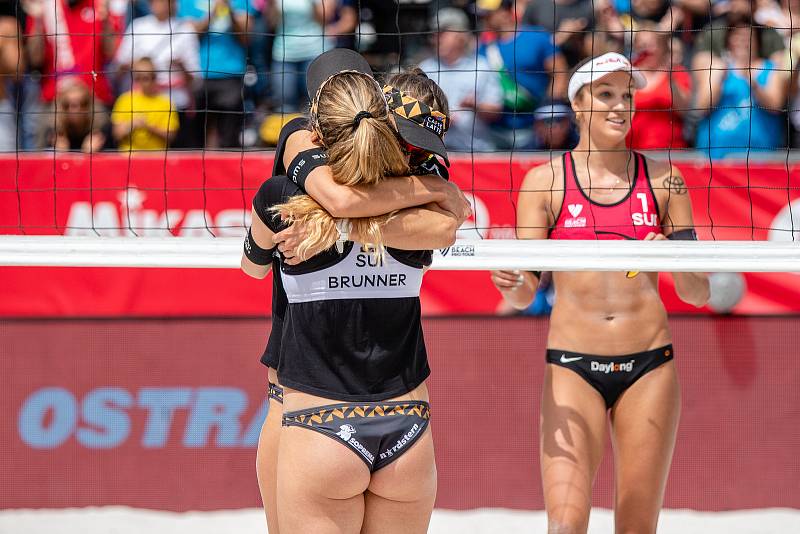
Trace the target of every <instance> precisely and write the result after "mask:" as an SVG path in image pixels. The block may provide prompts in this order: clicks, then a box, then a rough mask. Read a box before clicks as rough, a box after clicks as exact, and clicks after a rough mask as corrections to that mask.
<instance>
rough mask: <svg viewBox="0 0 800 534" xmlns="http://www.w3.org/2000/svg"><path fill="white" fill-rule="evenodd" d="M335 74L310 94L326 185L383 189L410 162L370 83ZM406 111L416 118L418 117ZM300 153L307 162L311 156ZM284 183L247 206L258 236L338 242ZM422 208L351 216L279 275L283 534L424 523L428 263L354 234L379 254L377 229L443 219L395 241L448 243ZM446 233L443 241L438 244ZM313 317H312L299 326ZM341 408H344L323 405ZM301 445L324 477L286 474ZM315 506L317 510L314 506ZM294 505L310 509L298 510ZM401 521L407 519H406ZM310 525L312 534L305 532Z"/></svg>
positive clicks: (427, 506)
mask: <svg viewBox="0 0 800 534" xmlns="http://www.w3.org/2000/svg"><path fill="white" fill-rule="evenodd" d="M328 65H330V63H328ZM342 70H344V71H345V72H344V73H339V74H337V73H334V74H333V75H331V76H329V77H328V78H325V79H323V80H322V83H320V84H319V87H320V88H321V89H323V90H320V91H317V92H318V95H317V96H318V98H315V103H317V106H316V109H315V110H314V112H313V113H312V118H313V119H314V130H315V132H316V133H317V135H318V136H319V137H320V138H321V140H322V141H323V142H325V146H326V148H327V150H328V152H329V154H330V156H331V157H330V162H331V169H332V171H333V173H334V176H337V177H345V178H343V179H342V178H339V181H340V182H346V183H350V184H352V185H356V184H357V183H371V182H380V180H381V178H382V176H383V175H384V174H386V175H398V174H407V172H408V164H407V160H406V156H405V155H404V154H403V152H402V151H401V150H400V148H399V146H398V145H397V140H396V137H395V135H396V134H395V133H394V132H393V130H392V129H391V128H388V129H387V128H386V126H387V125H388V124H389V122H388V109H387V106H386V103H385V102H384V101H383V97H382V95H381V94H380V92H378V91H379V87H378V86H377V84H376V82H375V81H374V80H373V79H372V78H371V77H370V78H367V76H366V75H365V74H358V73H354V72H352V70H354V69H342ZM313 78H314V77H313V76H312V72H309V85H312V86H313V82H312V79H313ZM365 91H366V92H365ZM376 92H377V95H378V96H379V97H380V100H377V101H376V100H375V98H374V97H375V93H376ZM378 103H380V106H378V105H377V104H378ZM356 104H357V105H356ZM356 108H359V109H358V110H357V109H356ZM351 112H352V113H351ZM351 115H352V116H351ZM407 115H409V116H411V117H412V119H414V118H415V114H414V112H413V111H412V112H409V113H407ZM374 148H378V150H371V149H374ZM365 150H366V151H367V152H368V153H369V154H370V155H369V157H365V155H366V154H365V152H364V151H365ZM398 156H399V157H398ZM307 157H308V159H307V161H308V162H312V161H313V159H312V156H311V155H307ZM305 165H306V164H305V163H304V164H303V165H302V166H300V167H303V166H305ZM295 167H297V166H295ZM379 171H380V172H379ZM279 178H280V177H278V178H273V179H271V180H269V181H268V182H267V183H266V184H265V186H264V187H262V190H261V191H260V192H259V195H257V197H256V200H255V201H254V209H255V211H256V215H257V217H254V230H253V237H254V238H255V240H256V241H259V243H260V244H267V245H274V243H275V241H274V240H273V238H274V235H271V234H274V233H276V232H277V231H279V230H280V228H281V227H280V226H276V224H275V219H273V218H272V217H271V216H270V214H269V213H267V210H266V209H265V208H270V209H272V211H276V210H277V211H282V212H283V213H285V214H287V215H292V216H294V217H295V218H300V219H304V220H314V221H317V224H315V225H314V226H315V228H316V230H317V232H316V233H312V236H311V238H312V239H314V240H317V241H320V240H322V241H326V240H327V243H328V244H331V243H332V241H330V238H331V236H332V235H334V234H335V233H340V234H341V233H344V234H346V233H348V228H347V226H349V225H347V226H345V225H342V224H339V225H338V229H337V225H336V224H335V222H333V221H332V219H330V217H329V216H328V215H327V213H324V212H323V211H322V210H321V209H320V208H319V207H318V206H317V205H315V204H314V203H313V201H311V200H310V199H309V198H308V197H298V196H297V195H296V194H295V193H297V192H299V190H298V189H297V186H296V185H295V184H294V183H292V182H291V181H289V180H288V179H285V178H284V179H283V181H282V182H281V181H280V180H279ZM277 187H279V188H280V189H278V188H277ZM289 192H292V194H287V193H289ZM276 193H278V194H276ZM428 208H429V209H428V210H416V213H415V212H414V211H413V210H412V211H410V212H408V213H403V212H400V213H399V214H398V215H397V216H396V217H394V218H393V219H392V220H391V221H390V222H389V223H388V224H387V225H386V226H382V225H381V224H379V222H380V221H376V220H374V219H373V220H371V221H353V224H352V229H351V230H349V232H352V234H351V236H345V235H340V238H341V241H342V244H343V247H342V249H341V251H337V250H336V249H330V250H327V251H326V252H325V253H323V254H321V255H319V256H317V257H316V258H314V259H313V260H311V261H307V262H303V263H301V264H300V265H297V266H296V267H292V266H291V265H289V263H288V261H286V260H287V259H286V258H285V257H284V258H283V259H282V262H281V263H282V265H281V275H280V278H281V279H282V281H283V282H284V284H285V289H286V292H287V295H288V301H289V303H288V307H287V310H286V315H285V318H284V322H283V328H282V334H283V335H281V336H280V337H281V338H282V340H279V341H282V343H280V348H279V349H278V350H277V352H278V369H279V375H280V379H281V381H282V382H284V384H285V385H286V386H288V387H290V388H292V389H287V391H286V395H285V397H284V400H285V402H286V405H285V410H286V413H285V415H284V425H285V427H286V428H284V430H283V432H282V437H281V445H280V447H281V456H280V467H279V475H278V480H279V482H278V484H279V491H278V495H279V503H278V504H279V511H280V514H279V515H280V524H281V528H283V529H285V530H287V531H290V532H291V531H300V530H302V531H309V530H312V531H326V530H324V526H325V525H328V526H331V523H334V524H335V525H336V527H334V530H332V531H335V532H342V531H345V532H346V531H353V532H357V531H363V532H371V531H374V532H391V531H392V530H391V529H392V528H394V527H393V526H392V525H397V526H401V525H402V527H403V531H404V532H408V531H410V532H424V531H425V529H426V528H427V523H428V519H429V517H430V511H431V509H432V505H433V497H434V493H435V467H434V465H433V456H432V448H431V443H430V434H429V432H426V431H425V429H426V427H427V421H428V407H427V403H426V398H427V393H426V391H425V387H424V383H423V380H424V378H425V377H426V376H427V373H428V370H427V363H426V361H425V360H426V358H425V352H424V342H423V341H422V335H421V330H419V301H418V297H417V295H418V290H419V282H420V281H421V273H422V267H423V266H424V265H425V264H426V263H429V260H430V254H429V252H428V253H426V252H425V251H420V252H403V251H400V250H397V249H388V248H387V249H386V250H385V253H384V254H383V255H382V257H380V255H375V254H372V253H370V252H369V251H368V250H367V249H365V248H358V247H357V246H355V247H354V246H353V245H352V243H351V239H358V240H359V241H366V242H371V243H373V244H375V245H380V243H381V242H384V240H383V238H382V235H381V234H382V233H383V230H386V232H387V236H388V235H389V234H390V233H391V232H392V231H393V230H392V229H391V228H400V229H406V230H408V229H412V228H414V227H415V226H418V223H419V222H420V221H421V220H422V219H423V218H427V219H428V220H429V221H430V220H435V218H436V217H439V218H440V219H447V220H449V221H450V225H449V230H448V232H442V231H441V230H440V231H439V234H440V235H439V236H435V235H430V234H431V232H430V231H428V232H427V235H428V236H429V237H427V238H425V235H424V234H425V232H416V234H418V235H416V236H414V235H413V232H412V235H409V236H402V235H401V233H400V232H398V235H399V236H401V237H403V238H404V239H406V241H407V243H408V244H410V245H411V246H415V247H417V248H419V247H424V248H430V247H433V246H439V245H440V244H443V243H442V242H443V240H447V241H450V240H452V239H453V236H454V230H455V228H456V226H457V223H458V218H457V217H454V216H452V215H451V214H449V213H447V212H445V211H443V210H441V209H439V208H436V207H435V206H428ZM462 209H463V208H462ZM423 211H424V212H433V215H434V216H435V217H432V216H431V214H430V213H427V214H423V213H421V212H423ZM259 220H261V222H262V223H263V224H259V223H258V221H259ZM454 221H455V222H454ZM332 224H333V226H331V225H332ZM445 227H446V225H442V224H439V226H438V228H440V229H442V228H445ZM434 228H437V226H436V224H434ZM420 230H422V228H420ZM257 232H260V233H261V234H262V235H261V238H258V236H257V235H256V233H257ZM442 233H445V234H449V235H445V236H444V237H442V235H441V234H442ZM348 237H351V239H348ZM334 239H335V235H334ZM425 239H427V241H426V240H425ZM436 239H438V242H436ZM251 244H252V243H251ZM390 244H393V243H390ZM409 248H411V247H409ZM243 266H244V263H243ZM248 267H249V268H250V269H252V268H253V267H254V266H253V265H250V266H248ZM263 270H264V271H266V269H263ZM373 271H374V272H373ZM315 280H316V281H315ZM319 284H322V286H325V287H324V288H322V287H321V286H320V285H319ZM315 288H316V289H315ZM344 308H346V310H345V309H344ZM309 313H311V314H312V316H313V321H312V320H311V316H309V317H306V316H307V315H308V314H309ZM304 319H305V320H304ZM334 323H335V326H334ZM312 324H315V327H313V328H312V327H311V326H310V325H312ZM300 326H302V327H303V328H299V327H300ZM274 328H275V327H273V329H274ZM356 332H357V334H356ZM271 341H272V339H271ZM364 358H366V360H365V359H364ZM365 365H366V367H365ZM387 399H388V400H387ZM335 401H343V402H336V403H335V405H331V402H335ZM331 425H332V426H331ZM295 427H300V428H295ZM308 429H310V430H315V431H316V432H308ZM320 434H326V435H327V436H320ZM334 440H335V441H339V442H340V444H336V443H334ZM414 443H416V444H415V445H414V446H413V447H412V444H414ZM307 445H308V446H307ZM341 445H345V446H347V447H348V448H349V449H350V451H348V450H347V449H345V448H344V447H342V446H341ZM301 450H305V451H306V452H307V453H308V454H310V455H311V456H312V457H313V456H315V453H316V452H319V454H320V455H321V456H320V458H319V459H317V460H314V459H312V458H310V457H308V456H305V457H304V458H303V460H302V461H303V462H308V463H309V464H314V465H316V464H319V465H318V467H320V468H321V469H322V472H314V473H312V471H314V468H312V467H311V466H307V467H306V468H305V469H304V472H305V474H306V475H307V476H303V473H302V472H296V471H293V470H292V469H291V468H290V467H287V466H291V465H292V463H293V461H294V462H299V461H301V460H300V459H299V458H298V459H295V460H292V455H293V454H294V453H296V452H298V451H301ZM331 456H333V457H338V459H333V458H332V457H331ZM359 459H360V460H359ZM359 461H362V462H363V463H361V464H359ZM342 469H345V470H347V471H348V473H347V474H346V476H344V477H343V478H342V479H341V480H337V481H335V483H334V481H332V480H330V479H329V476H328V475H333V474H335V473H339V474H342V473H341V470H342ZM288 471H292V472H291V473H289V472H288ZM370 472H374V474H373V475H372V476H370ZM401 472H402V473H403V474H402V475H400V473H401ZM312 474H313V476H312ZM323 480H328V482H329V483H327V484H326V483H321V482H322V481H323ZM343 491H344V492H352V495H351V496H350V498H348V499H343V498H342V492H343ZM333 493H335V495H334V494H333ZM309 500H311V501H312V508H315V509H313V510H312V509H309ZM301 502H302V503H303V508H304V510H303V511H302V513H299V512H298V509H297V507H298V506H299V503H301ZM409 514H413V515H414V516H415V517H414V519H413V520H411V521H409V517H408V515H409ZM400 518H402V521H401V519H400ZM315 520H318V521H319V523H320V524H319V525H317V526H318V527H319V529H320V530H317V527H316V526H315V525H313V524H310V521H311V522H314V521H315ZM362 524H363V530H360V529H361V527H362Z"/></svg>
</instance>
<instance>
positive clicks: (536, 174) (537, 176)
mask: <svg viewBox="0 0 800 534" xmlns="http://www.w3.org/2000/svg"><path fill="white" fill-rule="evenodd" d="M563 174H564V163H563V159H562V158H561V156H559V157H557V158H553V159H551V160H549V161H546V162H545V163H543V164H541V165H537V166H536V167H534V168H532V169H531V170H529V171H528V174H526V175H525V179H524V180H523V181H522V188H521V190H520V192H525V193H541V192H545V193H552V192H553V191H554V190H559V191H560V190H561V189H563V186H562V176H563Z"/></svg>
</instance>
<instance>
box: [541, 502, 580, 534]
mask: <svg viewBox="0 0 800 534" xmlns="http://www.w3.org/2000/svg"><path fill="white" fill-rule="evenodd" d="M588 528H589V514H588V512H585V511H583V510H579V509H577V507H571V506H559V507H556V508H553V509H552V510H548V513H547V532H548V534H585V532H586V530H587V529H588Z"/></svg>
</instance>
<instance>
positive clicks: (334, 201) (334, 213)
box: [315, 197, 355, 219]
mask: <svg viewBox="0 0 800 534" xmlns="http://www.w3.org/2000/svg"><path fill="white" fill-rule="evenodd" d="M315 200H316V199H315ZM320 205H321V206H322V207H323V208H325V211H327V212H328V213H329V214H330V216H331V217H333V218H334V219H346V218H350V217H355V215H353V213H352V211H351V210H350V203H349V202H348V201H347V200H346V199H342V198H336V197H331V198H327V199H324V200H322V201H320Z"/></svg>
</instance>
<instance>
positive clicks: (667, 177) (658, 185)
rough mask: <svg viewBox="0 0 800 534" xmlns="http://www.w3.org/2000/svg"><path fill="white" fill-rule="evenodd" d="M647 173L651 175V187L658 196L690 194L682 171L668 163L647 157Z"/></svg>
mask: <svg viewBox="0 0 800 534" xmlns="http://www.w3.org/2000/svg"><path fill="white" fill-rule="evenodd" d="M645 159H646V161H647V171H648V174H649V175H650V185H651V186H652V187H653V191H655V192H656V194H663V195H665V196H671V195H685V194H687V193H688V188H687V186H686V181H685V180H684V179H683V174H681V171H680V169H678V168H677V167H676V166H674V165H672V164H671V163H669V162H668V161H660V160H655V159H652V158H648V157H645Z"/></svg>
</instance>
